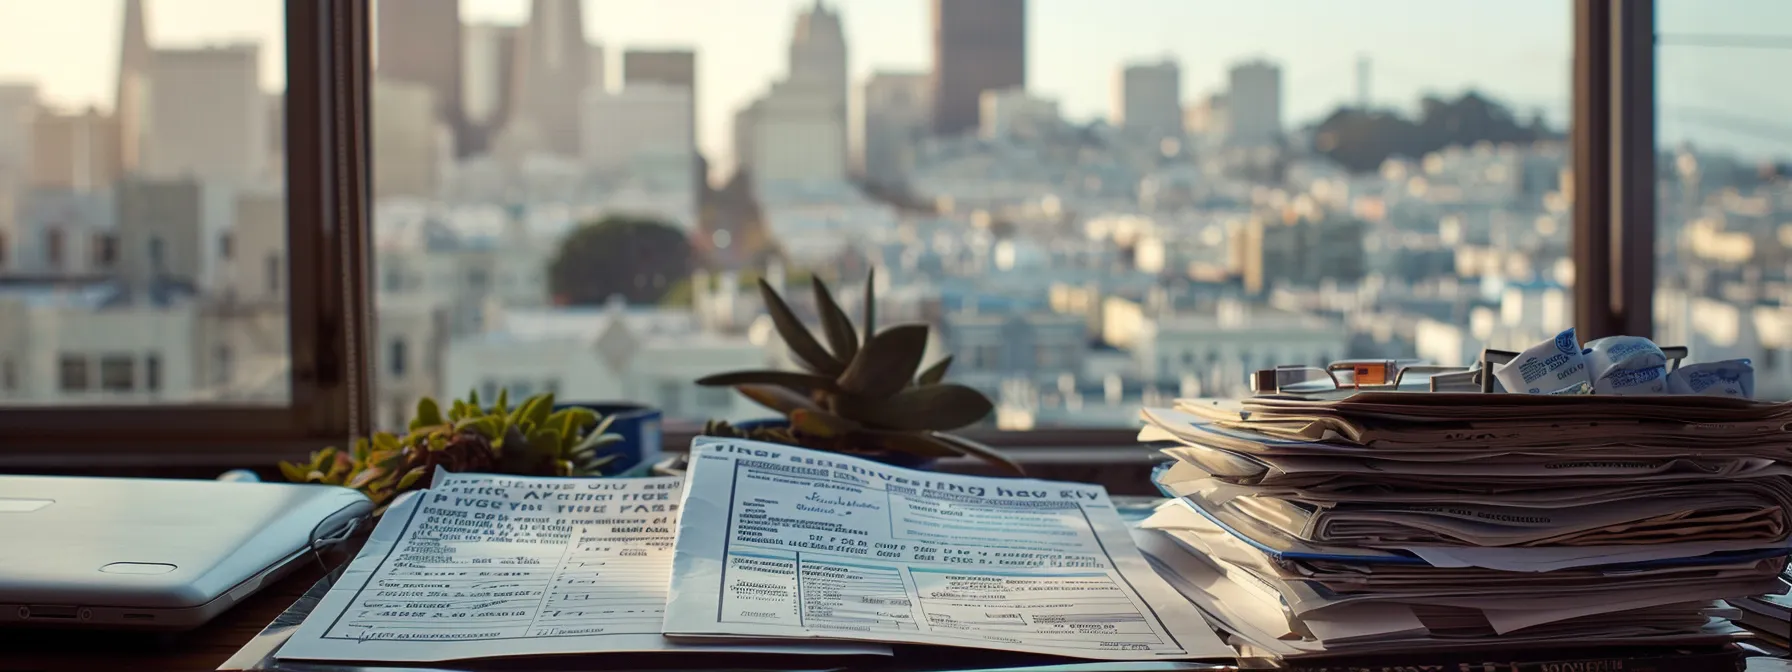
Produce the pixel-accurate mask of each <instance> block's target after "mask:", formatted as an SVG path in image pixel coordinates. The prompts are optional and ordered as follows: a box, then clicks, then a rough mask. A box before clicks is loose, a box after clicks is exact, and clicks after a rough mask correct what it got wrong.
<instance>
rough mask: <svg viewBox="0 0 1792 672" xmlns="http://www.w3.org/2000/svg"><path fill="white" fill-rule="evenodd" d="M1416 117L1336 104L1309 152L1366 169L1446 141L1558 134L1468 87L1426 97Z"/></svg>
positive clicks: (1435, 147) (1535, 138)
mask: <svg viewBox="0 0 1792 672" xmlns="http://www.w3.org/2000/svg"><path fill="white" fill-rule="evenodd" d="M1420 108H1421V109H1420V112H1419V118H1418V119H1417V120H1414V119H1409V118H1407V117H1405V116H1403V115H1401V114H1399V113H1397V112H1392V111H1388V110H1362V109H1358V108H1354V107H1341V108H1338V110H1337V111H1336V112H1333V113H1332V114H1331V116H1329V117H1326V119H1325V121H1322V122H1319V125H1318V126H1317V127H1315V128H1314V129H1313V150H1314V151H1317V152H1319V153H1320V154H1323V155H1325V156H1327V157H1329V158H1331V159H1332V160H1333V161H1337V162H1338V163H1339V164H1340V165H1342V166H1344V167H1345V169H1347V170H1350V171H1351V172H1358V173H1361V172H1369V171H1374V170H1377V169H1379V168H1380V167H1381V164H1382V162H1383V161H1386V160H1387V159H1388V158H1389V157H1393V156H1404V157H1408V158H1414V159H1416V158H1419V157H1422V156H1424V155H1426V154H1428V153H1430V152H1434V151H1437V150H1439V149H1443V148H1445V147H1449V146H1451V145H1473V144H1475V143H1477V142H1481V141H1484V140H1485V141H1488V142H1495V143H1504V142H1511V143H1531V142H1536V141H1539V140H1549V139H1556V138H1560V137H1562V136H1561V134H1559V133H1556V132H1554V131H1551V130H1550V129H1549V128H1548V127H1547V126H1545V125H1544V124H1543V122H1542V120H1541V119H1538V118H1533V119H1531V120H1530V121H1528V122H1525V123H1520V122H1519V121H1518V118H1517V117H1516V116H1515V115H1513V114H1512V111H1511V110H1509V109H1507V108H1506V107H1504V106H1502V105H1500V104H1499V103H1496V102H1494V101H1492V100H1489V99H1487V98H1485V97H1483V96H1481V94H1479V93H1476V92H1474V91H1469V92H1467V93H1464V94H1463V95H1462V97H1460V98H1457V99H1456V100H1454V101H1445V100H1441V99H1438V98H1433V97H1426V98H1425V99H1424V100H1422V101H1420Z"/></svg>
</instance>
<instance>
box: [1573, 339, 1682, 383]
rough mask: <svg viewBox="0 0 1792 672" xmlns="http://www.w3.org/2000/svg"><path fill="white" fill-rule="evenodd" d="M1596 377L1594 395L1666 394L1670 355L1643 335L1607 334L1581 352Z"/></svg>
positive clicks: (1593, 377) (1591, 372) (1594, 379)
mask: <svg viewBox="0 0 1792 672" xmlns="http://www.w3.org/2000/svg"><path fill="white" fill-rule="evenodd" d="M1582 354H1585V355H1586V357H1587V371H1588V373H1589V374H1590V376H1591V377H1592V379H1593V393H1594V394H1613V395H1627V394H1665V393H1667V391H1668V356H1667V354H1666V353H1663V352H1662V351H1661V346H1658V345H1656V344H1655V342H1654V341H1651V340H1649V339H1647V338H1643V337H1641V336H1607V337H1605V338H1601V339H1597V340H1594V341H1591V342H1589V343H1587V347H1586V349H1585V350H1583V351H1582Z"/></svg>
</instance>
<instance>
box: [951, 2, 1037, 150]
mask: <svg viewBox="0 0 1792 672" xmlns="http://www.w3.org/2000/svg"><path fill="white" fill-rule="evenodd" d="M1026 85H1027V0H933V130H934V132H935V133H938V134H940V135H959V134H962V133H968V132H972V131H975V130H977V112H978V106H979V105H980V104H981V103H980V102H979V99H980V97H981V96H982V95H983V92H984V91H1000V90H1006V89H1015V88H1025V87H1026Z"/></svg>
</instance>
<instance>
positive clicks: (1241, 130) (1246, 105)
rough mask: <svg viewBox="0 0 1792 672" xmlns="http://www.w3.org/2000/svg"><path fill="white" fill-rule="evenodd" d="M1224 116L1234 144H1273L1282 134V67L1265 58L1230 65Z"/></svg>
mask: <svg viewBox="0 0 1792 672" xmlns="http://www.w3.org/2000/svg"><path fill="white" fill-rule="evenodd" d="M1226 112H1227V114H1226V117H1227V121H1229V122H1230V126H1231V134H1230V135H1229V136H1228V137H1227V144H1229V145H1232V146H1234V147H1263V146H1269V145H1274V144H1276V143H1278V142H1280V141H1281V138H1282V69H1281V68H1280V67H1277V66H1276V65H1275V64H1273V63H1270V62H1268V61H1262V60H1257V61H1249V62H1246V63H1240V64H1238V65H1235V66H1233V67H1232V71H1231V73H1230V75H1229V77H1228V84H1227V89H1226Z"/></svg>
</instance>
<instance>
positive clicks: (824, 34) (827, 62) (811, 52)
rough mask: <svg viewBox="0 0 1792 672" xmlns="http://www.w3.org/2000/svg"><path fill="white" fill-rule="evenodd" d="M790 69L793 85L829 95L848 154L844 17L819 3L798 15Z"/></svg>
mask: <svg viewBox="0 0 1792 672" xmlns="http://www.w3.org/2000/svg"><path fill="white" fill-rule="evenodd" d="M789 67H790V76H789V80H790V83H791V84H792V85H795V86H804V87H814V88H817V89H820V90H822V91H824V92H826V93H827V95H828V96H829V99H830V100H831V101H832V104H833V105H834V107H835V109H836V111H835V112H834V114H835V115H836V116H838V117H839V118H840V132H841V134H842V137H841V140H840V143H839V144H840V147H841V148H842V151H846V150H845V148H846V147H847V145H848V144H849V143H847V142H846V138H845V135H844V134H845V133H846V119H847V90H846V88H847V75H846V31H845V29H844V28H843V27H842V26H841V25H840V14H839V13H838V12H835V11H834V10H833V9H830V8H829V7H828V6H827V5H825V4H823V3H822V0H815V4H814V5H813V6H811V7H810V8H809V9H808V10H807V11H804V12H803V13H802V14H799V15H797V19H796V27H795V29H794V30H793V31H791V36H790V65H789Z"/></svg>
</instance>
